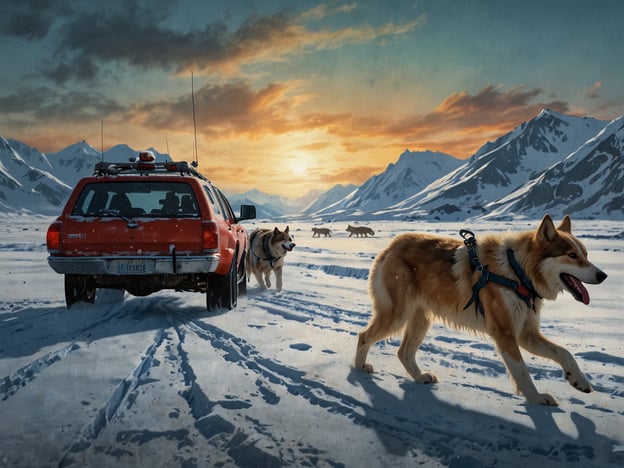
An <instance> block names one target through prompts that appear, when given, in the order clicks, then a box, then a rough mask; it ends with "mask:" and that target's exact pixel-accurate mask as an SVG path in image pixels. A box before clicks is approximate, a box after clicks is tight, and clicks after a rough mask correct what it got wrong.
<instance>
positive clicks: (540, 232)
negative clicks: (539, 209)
mask: <svg viewBox="0 0 624 468" xmlns="http://www.w3.org/2000/svg"><path fill="white" fill-rule="evenodd" d="M556 236H557V229H555V225H554V224H553V220H552V218H551V217H550V216H549V215H545V216H544V219H542V224H540V227H539V228H537V238H538V239H540V240H542V241H545V242H550V241H552V240H553V239H554V238H555V237H556Z"/></svg>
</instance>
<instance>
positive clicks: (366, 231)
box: [345, 224, 375, 237]
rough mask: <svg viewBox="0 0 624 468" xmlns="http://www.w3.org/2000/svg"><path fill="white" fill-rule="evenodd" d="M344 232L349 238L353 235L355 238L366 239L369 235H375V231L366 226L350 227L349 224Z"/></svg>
mask: <svg viewBox="0 0 624 468" xmlns="http://www.w3.org/2000/svg"><path fill="white" fill-rule="evenodd" d="M345 231H347V232H348V233H349V237H351V236H352V235H353V234H355V237H362V236H363V237H368V236H369V235H371V236H374V235H375V231H373V230H372V229H371V228H369V227H366V226H351V225H350V224H349V225H348V226H347V229H345Z"/></svg>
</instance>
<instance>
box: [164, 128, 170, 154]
mask: <svg viewBox="0 0 624 468" xmlns="http://www.w3.org/2000/svg"><path fill="white" fill-rule="evenodd" d="M165 143H166V144H167V156H169V159H171V153H170V152H169V138H167V134H166V133H165Z"/></svg>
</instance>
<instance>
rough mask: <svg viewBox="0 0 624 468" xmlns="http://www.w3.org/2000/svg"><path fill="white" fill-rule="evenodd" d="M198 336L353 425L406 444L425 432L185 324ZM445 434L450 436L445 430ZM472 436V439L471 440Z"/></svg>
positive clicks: (228, 338) (220, 335)
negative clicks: (351, 422)
mask: <svg viewBox="0 0 624 468" xmlns="http://www.w3.org/2000/svg"><path fill="white" fill-rule="evenodd" d="M188 325H189V328H190V329H191V330H192V331H193V332H194V333H195V334H196V335H198V336H199V337H200V338H202V339H204V340H206V341H208V342H210V343H211V344H212V346H214V347H215V348H217V349H219V350H221V351H222V352H224V353H225V355H224V359H225V360H226V361H229V362H232V363H235V364H237V365H239V366H241V367H242V368H244V369H247V370H250V371H252V372H254V373H256V374H258V375H259V376H260V377H262V378H264V379H266V380H268V381H269V382H270V383H271V384H273V385H280V386H282V387H284V388H285V389H286V391H287V392H288V393H290V394H291V395H293V396H295V397H301V398H303V399H305V400H307V401H308V403H309V404H311V405H313V406H318V407H320V408H323V409H325V410H326V411H328V412H330V413H333V414H339V415H342V416H344V417H347V418H349V419H350V420H352V421H353V422H354V423H355V424H358V425H360V426H364V427H367V428H371V429H375V430H376V431H378V432H383V433H385V434H386V435H387V436H388V437H392V438H398V439H399V440H401V441H402V443H405V444H406V445H407V444H409V443H410V441H411V440H413V438H414V437H420V436H422V435H423V434H424V430H423V426H422V422H421V421H417V420H413V419H411V418H409V417H407V416H406V417H404V418H401V420H400V421H399V420H397V421H387V419H388V417H387V416H386V414H385V412H384V411H383V409H377V408H375V407H374V406H371V405H369V404H367V403H364V402H361V401H359V400H357V399H356V398H353V397H351V396H349V395H345V394H344V393H342V392H340V391H338V390H335V389H333V388H331V387H329V386H328V385H325V384H324V383H322V382H321V381H318V380H312V379H309V378H306V377H305V372H302V371H299V370H297V369H295V368H293V367H289V366H286V365H284V364H281V363H279V362H278V361H275V360H272V359H269V358H265V357H263V356H261V355H260V353H259V352H258V351H257V349H256V348H255V347H254V346H253V345H250V344H249V343H247V342H246V341H245V340H244V339H242V338H240V337H237V336H234V335H232V334H230V333H228V332H226V331H225V330H222V329H220V328H218V327H216V326H214V325H210V324H207V323H204V322H198V321H196V322H193V323H190V324H188ZM443 434H444V435H449V434H448V433H446V432H444V433H443ZM472 440H473V439H471V441H472Z"/></svg>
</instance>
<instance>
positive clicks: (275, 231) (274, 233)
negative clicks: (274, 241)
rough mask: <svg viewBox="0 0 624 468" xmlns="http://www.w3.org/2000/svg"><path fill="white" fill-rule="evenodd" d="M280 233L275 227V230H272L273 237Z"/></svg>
mask: <svg viewBox="0 0 624 468" xmlns="http://www.w3.org/2000/svg"><path fill="white" fill-rule="evenodd" d="M279 233H280V230H279V228H278V227H277V226H275V229H273V235H275V236H277V235H278V234H279Z"/></svg>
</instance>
